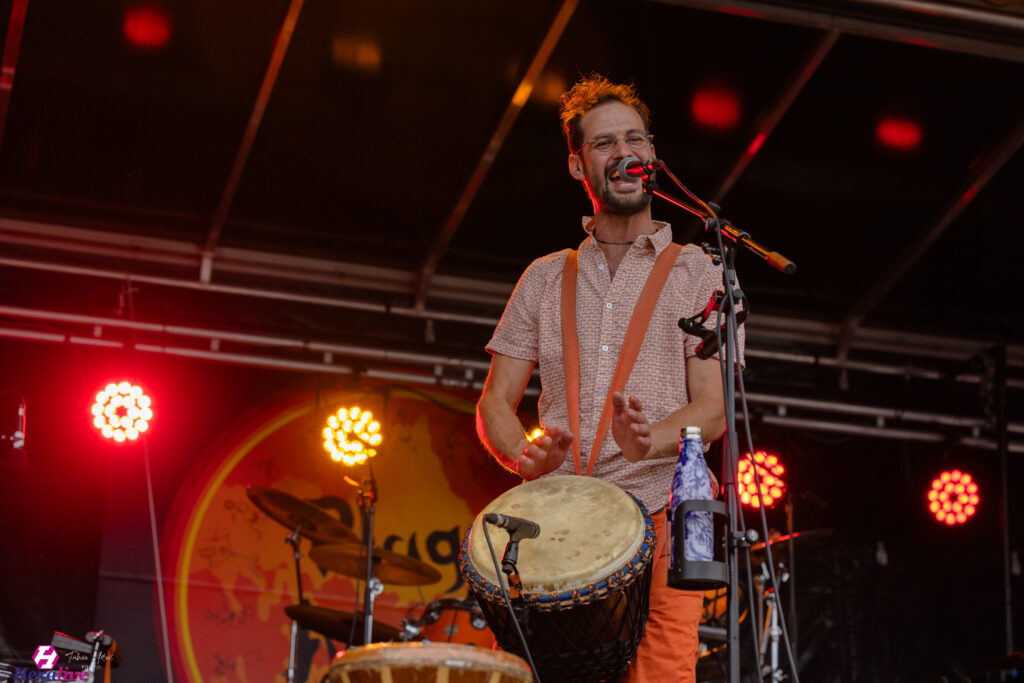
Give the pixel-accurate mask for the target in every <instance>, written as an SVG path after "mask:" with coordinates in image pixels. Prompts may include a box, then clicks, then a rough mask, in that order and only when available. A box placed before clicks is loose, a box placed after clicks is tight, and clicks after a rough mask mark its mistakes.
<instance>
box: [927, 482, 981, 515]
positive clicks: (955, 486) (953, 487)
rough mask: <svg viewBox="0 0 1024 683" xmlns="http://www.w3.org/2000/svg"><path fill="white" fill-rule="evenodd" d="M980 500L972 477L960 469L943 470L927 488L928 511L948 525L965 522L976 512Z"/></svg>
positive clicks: (976, 485)
mask: <svg viewBox="0 0 1024 683" xmlns="http://www.w3.org/2000/svg"><path fill="white" fill-rule="evenodd" d="M980 501H981V497H980V496H979V495H978V484H977V483H975V481H974V477H972V476H971V475H970V474H968V473H966V472H961V471H960V470H951V471H946V472H943V473H942V474H940V475H939V476H938V477H936V478H935V479H934V480H933V481H932V487H931V488H930V489H929V490H928V511H929V512H931V513H932V515H934V516H935V519H937V520H938V521H940V522H942V523H944V524H947V525H949V526H953V525H955V524H963V523H964V522H966V521H967V519H968V518H969V517H971V516H973V515H974V513H975V512H977V509H978V503H979V502H980Z"/></svg>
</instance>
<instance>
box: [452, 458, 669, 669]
mask: <svg viewBox="0 0 1024 683" xmlns="http://www.w3.org/2000/svg"><path fill="white" fill-rule="evenodd" d="M488 512H497V513H501V514H506V515H514V516H516V517H521V518H525V519H529V520H532V521H535V522H537V523H538V524H539V525H540V535H539V536H538V537H537V538H532V539H524V540H522V541H521V542H520V548H519V563H518V568H519V575H520V577H521V579H522V583H523V606H522V609H521V610H520V611H521V612H522V613H524V615H525V621H526V627H525V628H524V629H523V630H524V635H525V639H526V642H527V645H528V646H529V650H530V654H531V655H532V657H533V663H534V666H536V668H537V672H538V673H539V674H540V677H541V680H543V681H545V683H555V682H556V681H567V682H568V681H572V682H573V683H579V681H588V682H595V681H617V680H618V679H619V678H620V677H621V675H622V674H623V673H624V672H625V670H626V668H627V667H628V665H629V662H630V660H631V659H632V658H633V656H634V655H635V654H636V648H637V646H638V645H639V644H640V639H641V638H642V637H643V633H644V626H645V624H646V623H647V612H648V608H649V603H648V599H649V591H650V583H651V567H652V555H653V552H654V546H655V535H654V525H653V523H652V522H651V519H650V516H649V515H648V514H647V511H646V510H645V509H644V507H643V505H642V504H641V503H640V501H639V500H637V499H636V498H633V497H632V496H630V495H629V494H627V493H625V492H624V491H623V490H622V489H620V488H619V487H617V486H615V485H614V484H610V483H608V482H606V481H602V480H600V479H594V478H591V477H578V476H571V475H570V476H553V477H544V478H541V479H536V480H534V481H530V482H525V483H523V484H521V485H519V486H516V487H515V488H513V489H510V490H508V491H506V492H505V493H503V494H502V495H500V496H499V497H498V498H496V499H495V500H494V501H492V502H491V503H490V504H489V505H488V506H487V507H486V508H485V509H484V510H483V512H481V513H480V516H478V517H477V518H476V521H475V522H474V523H473V526H472V527H471V528H470V529H469V531H468V532H467V533H466V537H465V539H464V540H463V542H462V548H461V552H460V555H459V570H460V571H461V572H462V576H463V579H464V580H465V581H466V583H467V584H468V585H469V588H470V591H471V592H472V593H473V594H474V595H476V597H477V601H478V603H479V605H480V608H481V610H482V611H483V613H484V616H485V617H486V618H487V622H488V623H489V624H490V626H491V630H492V631H494V636H495V639H496V640H497V642H498V644H499V645H500V646H501V647H502V648H503V649H505V650H507V651H509V652H515V653H516V654H519V655H524V654H525V653H524V652H523V648H522V645H521V643H520V640H519V637H518V635H517V633H516V630H515V624H514V622H513V621H512V618H511V616H510V614H509V609H508V607H507V605H506V602H505V599H504V597H503V595H502V592H501V588H500V586H501V585H503V584H500V583H499V580H498V575H497V573H496V568H495V566H494V560H492V556H491V551H490V549H489V548H488V546H487V542H486V540H485V537H484V532H483V524H484V521H483V515H484V514H485V513H488ZM488 532H489V533H490V536H491V539H492V542H493V543H494V544H495V547H494V552H495V554H496V556H497V557H498V558H500V557H501V556H502V551H503V549H504V547H505V542H506V541H507V540H508V536H507V533H506V532H505V531H502V530H500V529H497V528H496V527H491V528H490V529H488ZM502 580H503V581H504V577H502Z"/></svg>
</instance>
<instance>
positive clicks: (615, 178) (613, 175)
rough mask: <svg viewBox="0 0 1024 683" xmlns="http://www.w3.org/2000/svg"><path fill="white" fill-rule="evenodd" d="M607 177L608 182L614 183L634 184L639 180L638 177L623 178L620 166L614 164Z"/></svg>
mask: <svg viewBox="0 0 1024 683" xmlns="http://www.w3.org/2000/svg"><path fill="white" fill-rule="evenodd" d="M606 177H607V178H608V182H610V183H613V184H615V185H632V184H633V183H635V182H636V180H637V179H636V178H623V177H622V176H621V175H619V167H618V166H612V168H611V171H610V172H609V173H608V175H607V176H606Z"/></svg>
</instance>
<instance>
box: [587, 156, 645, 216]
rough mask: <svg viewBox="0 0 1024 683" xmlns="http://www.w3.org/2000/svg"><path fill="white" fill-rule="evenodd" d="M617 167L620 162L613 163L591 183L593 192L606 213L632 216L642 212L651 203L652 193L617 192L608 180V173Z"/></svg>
mask: <svg viewBox="0 0 1024 683" xmlns="http://www.w3.org/2000/svg"><path fill="white" fill-rule="evenodd" d="M617 167H618V164H613V165H611V166H609V167H608V168H606V169H605V171H604V175H601V176H598V177H597V178H595V180H596V181H597V182H596V183H591V192H593V194H594V197H595V198H596V199H597V204H598V205H599V206H600V207H601V210H602V211H604V212H605V213H609V214H612V215H613V216H632V215H634V214H637V213H640V212H641V211H643V210H644V209H646V208H647V207H648V206H650V205H651V195H649V194H647V193H646V192H640V193H639V194H630V195H621V194H618V193H617V192H615V190H613V189H612V186H611V181H609V180H608V174H609V173H611V172H612V171H613V170H614V169H615V168H617Z"/></svg>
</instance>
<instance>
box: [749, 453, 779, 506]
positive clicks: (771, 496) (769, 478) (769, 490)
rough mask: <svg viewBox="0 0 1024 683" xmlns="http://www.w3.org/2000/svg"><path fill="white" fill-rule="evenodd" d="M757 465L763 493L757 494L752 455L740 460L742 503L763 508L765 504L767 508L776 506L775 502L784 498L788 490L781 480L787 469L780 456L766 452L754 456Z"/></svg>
mask: <svg viewBox="0 0 1024 683" xmlns="http://www.w3.org/2000/svg"><path fill="white" fill-rule="evenodd" d="M753 460H754V462H756V463H757V474H758V477H760V479H761V493H760V495H759V494H758V492H757V484H756V483H755V482H754V466H753V465H752V464H751V462H750V454H749V453H748V454H747V457H746V458H744V459H743V460H740V467H739V474H738V477H739V482H738V486H739V493H740V502H741V503H743V504H744V505H749V506H751V507H755V508H757V507H761V504H762V503H763V504H764V506H765V507H766V508H768V507H771V506H772V505H774V504H775V501H777V500H779V499H780V498H782V494H783V493H784V492H785V490H786V482H784V481H782V479H781V478H780V477H781V476H782V473H783V472H785V471H786V468H784V467H783V466H782V464H781V463H780V462H779V458H778V456H775V455H770V454H768V453H765V452H764V451H757V452H756V453H754V456H753Z"/></svg>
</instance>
